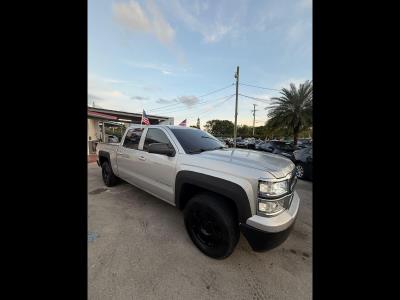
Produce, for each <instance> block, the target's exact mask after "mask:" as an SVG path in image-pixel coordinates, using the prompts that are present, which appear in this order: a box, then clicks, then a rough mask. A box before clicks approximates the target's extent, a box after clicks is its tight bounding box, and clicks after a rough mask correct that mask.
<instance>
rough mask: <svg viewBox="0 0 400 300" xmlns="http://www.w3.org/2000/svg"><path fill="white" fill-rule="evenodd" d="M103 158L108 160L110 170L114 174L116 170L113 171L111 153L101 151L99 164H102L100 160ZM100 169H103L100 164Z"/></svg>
mask: <svg viewBox="0 0 400 300" xmlns="http://www.w3.org/2000/svg"><path fill="white" fill-rule="evenodd" d="M101 157H104V158H105V159H106V160H108V162H109V165H110V168H111V171H113V172H114V170H113V169H112V165H111V159H110V153H109V152H107V151H104V150H100V151H99V163H100V158H101ZM100 167H101V164H100Z"/></svg>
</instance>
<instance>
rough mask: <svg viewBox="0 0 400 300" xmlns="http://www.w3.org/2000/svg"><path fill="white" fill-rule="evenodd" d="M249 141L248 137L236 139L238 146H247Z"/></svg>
mask: <svg viewBox="0 0 400 300" xmlns="http://www.w3.org/2000/svg"><path fill="white" fill-rule="evenodd" d="M247 145H248V141H247V140H246V139H236V147H237V148H247Z"/></svg>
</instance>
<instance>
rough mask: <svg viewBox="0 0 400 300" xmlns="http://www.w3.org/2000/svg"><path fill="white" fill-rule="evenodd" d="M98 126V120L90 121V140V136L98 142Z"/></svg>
mask: <svg viewBox="0 0 400 300" xmlns="http://www.w3.org/2000/svg"><path fill="white" fill-rule="evenodd" d="M96 126H98V125H97V120H95V119H88V138H87V139H88V140H89V136H90V137H91V138H92V140H96V139H97V138H96Z"/></svg>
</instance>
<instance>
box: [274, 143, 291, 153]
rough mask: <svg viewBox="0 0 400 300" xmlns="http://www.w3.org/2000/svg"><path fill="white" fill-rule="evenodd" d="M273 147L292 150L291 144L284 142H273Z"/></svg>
mask: <svg viewBox="0 0 400 300" xmlns="http://www.w3.org/2000/svg"><path fill="white" fill-rule="evenodd" d="M275 147H276V148H278V149H279V150H289V151H293V150H294V149H293V146H292V145H290V144H288V143H285V142H275Z"/></svg>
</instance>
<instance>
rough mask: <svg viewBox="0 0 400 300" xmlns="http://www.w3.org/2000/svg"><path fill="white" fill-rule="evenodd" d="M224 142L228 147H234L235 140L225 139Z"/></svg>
mask: <svg viewBox="0 0 400 300" xmlns="http://www.w3.org/2000/svg"><path fill="white" fill-rule="evenodd" d="M224 141H225V144H226V145H227V146H228V147H233V139H232V138H226V139H224Z"/></svg>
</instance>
